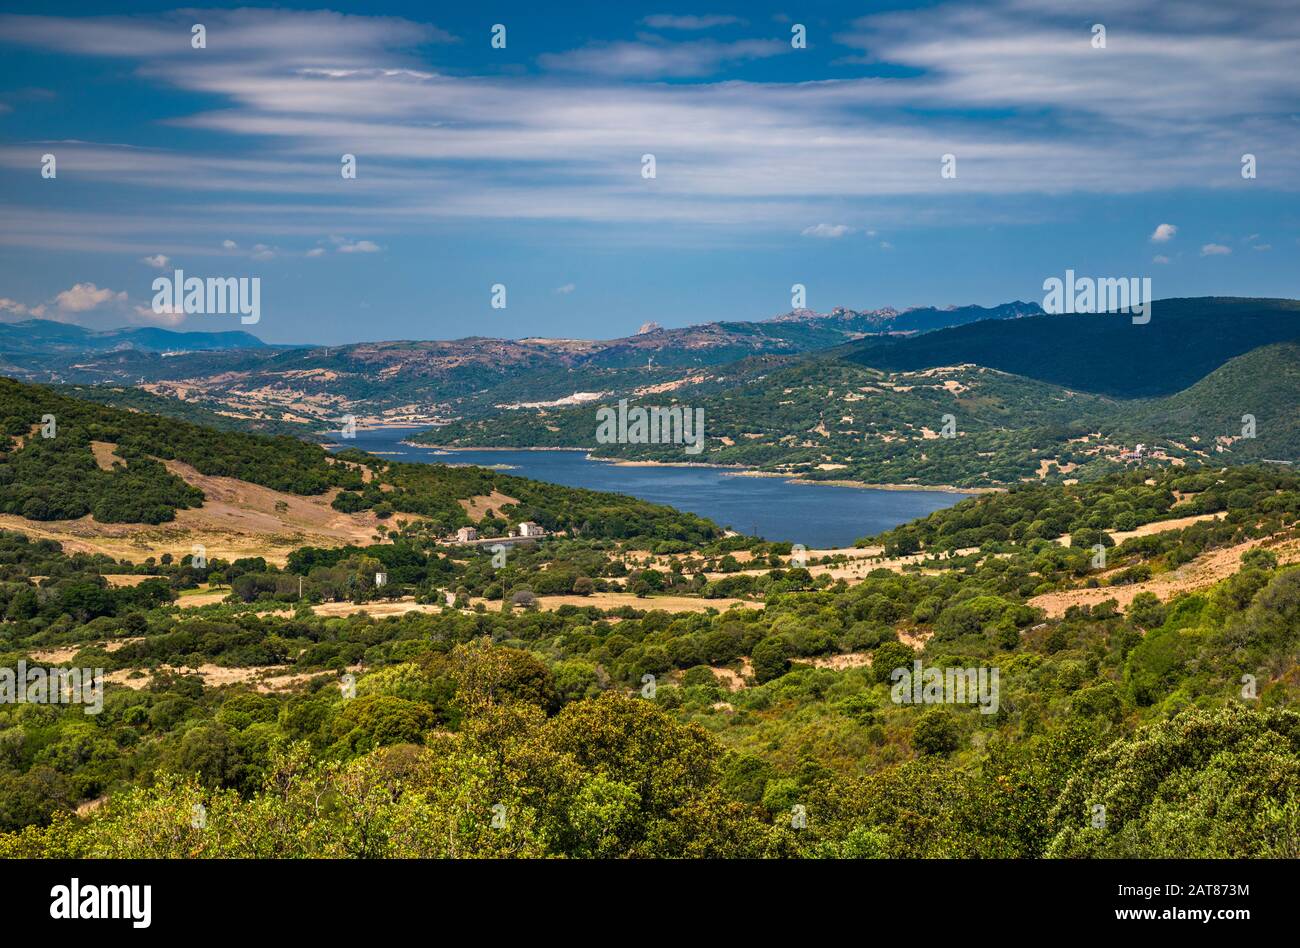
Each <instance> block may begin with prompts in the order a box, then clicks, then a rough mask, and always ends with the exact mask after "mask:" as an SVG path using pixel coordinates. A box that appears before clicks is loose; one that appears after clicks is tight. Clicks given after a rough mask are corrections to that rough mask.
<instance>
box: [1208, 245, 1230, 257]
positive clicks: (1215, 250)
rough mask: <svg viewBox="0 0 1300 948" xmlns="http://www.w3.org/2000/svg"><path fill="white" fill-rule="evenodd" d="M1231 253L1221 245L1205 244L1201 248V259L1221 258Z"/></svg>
mask: <svg viewBox="0 0 1300 948" xmlns="http://www.w3.org/2000/svg"><path fill="white" fill-rule="evenodd" d="M1230 253H1232V248H1231V247H1225V246H1224V245H1223V244H1205V245H1204V246H1203V247H1201V256H1202V257H1223V256H1227V255H1228V254H1230Z"/></svg>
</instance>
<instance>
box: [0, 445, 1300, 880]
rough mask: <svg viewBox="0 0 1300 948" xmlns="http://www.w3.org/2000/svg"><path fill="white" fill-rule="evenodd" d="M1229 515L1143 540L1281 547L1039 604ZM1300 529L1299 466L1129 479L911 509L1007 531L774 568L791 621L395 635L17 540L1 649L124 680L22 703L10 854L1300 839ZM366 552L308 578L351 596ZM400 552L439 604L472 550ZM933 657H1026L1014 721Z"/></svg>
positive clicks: (596, 617) (7, 559) (577, 623)
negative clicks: (944, 691) (338, 584)
mask: <svg viewBox="0 0 1300 948" xmlns="http://www.w3.org/2000/svg"><path fill="white" fill-rule="evenodd" d="M1220 479H1221V480H1222V481H1223V483H1222V484H1220V483H1219V480H1220ZM1180 498H1181V499H1180ZM1221 502H1223V503H1226V506H1227V508H1228V509H1227V511H1226V517H1225V519H1224V521H1223V522H1222V523H1221V524H1219V525H1218V526H1214V527H1213V529H1212V530H1211V531H1210V532H1208V533H1207V532H1206V530H1205V529H1203V528H1202V527H1201V525H1197V526H1194V527H1188V528H1185V529H1181V530H1174V531H1172V532H1171V533H1170V535H1168V536H1166V535H1165V534H1159V535H1157V536H1156V537H1155V539H1159V540H1160V541H1161V543H1159V544H1157V545H1155V546H1149V547H1145V548H1140V547H1134V548H1130V549H1128V550H1127V551H1124V546H1126V545H1127V544H1125V545H1121V547H1120V548H1119V549H1117V550H1116V554H1117V555H1122V556H1126V557H1133V558H1135V560H1136V561H1137V562H1139V563H1141V564H1143V565H1145V566H1146V567H1147V568H1149V569H1152V570H1159V569H1168V568H1171V565H1172V564H1173V563H1174V562H1176V561H1177V552H1178V551H1179V550H1181V549H1183V548H1184V547H1185V546H1186V545H1187V544H1198V545H1200V548H1201V549H1210V548H1234V547H1235V545H1238V544H1240V543H1241V542H1242V540H1243V538H1247V539H1249V538H1253V540H1251V541H1250V542H1255V543H1257V544H1259V545H1257V546H1253V547H1251V548H1250V549H1249V551H1248V552H1247V553H1246V554H1245V555H1243V556H1242V558H1241V562H1240V563H1239V564H1238V567H1237V569H1236V570H1235V571H1234V573H1233V574H1232V575H1231V576H1230V577H1228V578H1227V579H1225V580H1223V581H1221V582H1219V583H1217V584H1215V585H1213V586H1210V587H1206V588H1202V589H1198V590H1195V591H1190V592H1187V593H1183V594H1180V595H1178V596H1175V597H1174V598H1172V599H1171V600H1169V601H1167V602H1162V601H1160V600H1158V599H1156V598H1155V597H1153V596H1145V597H1140V598H1138V599H1135V600H1134V601H1133V603H1132V605H1131V606H1129V607H1128V608H1127V609H1124V610H1119V609H1117V608H1115V605H1114V603H1113V602H1110V603H1101V604H1099V605H1097V606H1094V607H1087V608H1075V609H1072V610H1070V611H1069V612H1067V613H1066V614H1065V615H1064V616H1062V617H1058V618H1052V619H1048V618H1044V617H1043V616H1042V615H1041V613H1040V612H1039V611H1038V610H1037V609H1036V608H1035V607H1034V606H1032V605H1031V603H1030V600H1031V597H1032V596H1033V595H1034V594H1036V593H1037V592H1039V591H1041V590H1042V589H1043V588H1044V587H1045V586H1056V585H1060V584H1067V585H1068V584H1071V583H1075V582H1081V581H1086V579H1085V577H1087V576H1088V575H1089V566H1088V557H1089V556H1090V555H1091V551H1090V550H1089V549H1087V548H1083V549H1076V548H1075V547H1063V546H1060V545H1058V544H1056V543H1054V542H1053V539H1052V537H1053V536H1054V535H1055V534H1057V533H1058V532H1059V531H1061V530H1064V529H1067V528H1069V529H1073V530H1074V531H1076V533H1079V532H1082V531H1083V530H1085V529H1089V527H1088V526H1085V525H1086V524H1096V525H1097V527H1096V529H1097V530H1098V532H1100V533H1106V532H1108V531H1114V530H1116V529H1117V527H1118V526H1121V525H1124V524H1123V523H1122V518H1123V517H1124V515H1125V514H1126V513H1135V515H1136V516H1137V517H1138V519H1141V518H1144V517H1148V516H1149V517H1152V518H1157V519H1158V518H1160V517H1162V516H1166V515H1168V514H1171V513H1173V512H1174V510H1175V509H1176V508H1177V507H1180V506H1183V505H1188V506H1190V507H1191V508H1192V509H1203V508H1213V507H1217V506H1219V504H1220V503H1221ZM1298 518H1300V479H1297V478H1295V477H1291V476H1289V475H1285V474H1282V473H1281V472H1278V471H1276V470H1268V469H1263V470H1255V469H1251V468H1241V469H1234V470H1227V471H1220V472H1218V477H1217V478H1216V477H1213V476H1210V474H1209V472H1206V473H1205V474H1204V475H1190V474H1176V473H1171V474H1169V475H1168V476H1167V477H1166V479H1164V480H1160V481H1158V482H1157V483H1156V484H1155V485H1148V484H1145V483H1143V482H1142V481H1141V480H1140V479H1138V478H1136V477H1134V476H1132V475H1125V476H1120V477H1116V478H1111V479H1107V480H1106V481H1104V482H1102V483H1099V484H1096V485H1093V486H1092V487H1090V488H1088V489H1087V491H1086V492H1085V491H1080V490H1071V489H1067V488H1064V487H1059V486H1056V487H1050V486H1049V487H1034V488H1027V489H1025V490H1022V491H1017V492H1013V493H1010V494H1007V495H987V496H984V497H981V498H978V499H975V500H972V501H969V502H966V503H964V504H962V505H959V507H957V508H953V510H952V511H949V512H946V516H936V517H932V518H930V519H929V520H928V521H925V522H923V523H924V524H925V526H921V525H911V526H909V527H907V528H904V529H906V530H912V531H913V532H914V535H915V536H917V537H918V539H919V540H920V541H921V542H922V543H923V545H925V546H927V547H934V548H938V547H943V546H946V545H950V544H951V543H966V542H972V541H979V542H981V543H982V544H983V549H982V550H981V552H980V553H978V554H975V555H969V554H968V555H964V556H962V557H957V558H951V559H949V560H948V561H947V563H946V564H945V563H944V561H942V560H939V561H930V562H929V563H928V564H926V568H924V569H922V568H921V564H918V565H917V567H916V568H913V569H904V570H902V571H901V572H899V571H891V570H887V569H881V570H877V571H875V572H871V573H869V574H867V575H866V576H864V577H863V578H862V579H861V580H860V581H858V582H855V583H852V584H850V583H847V582H844V581H835V582H831V581H829V579H827V580H825V581H819V582H816V583H809V581H808V579H807V577H806V575H805V576H804V577H803V578H799V577H798V576H797V575H796V574H799V573H800V572H803V573H805V574H806V572H807V571H806V570H804V571H801V570H799V569H786V568H784V567H776V568H773V569H772V570H771V571H770V572H771V574H772V575H778V574H779V575H780V576H781V582H782V584H783V585H781V586H779V587H773V588H772V590H771V591H770V592H769V593H768V594H767V597H766V602H765V607H764V608H762V609H732V610H730V611H727V612H721V613H718V612H715V613H713V614H708V613H692V614H685V613H678V614H672V613H668V612H664V611H658V610H655V609H654V597H653V596H649V597H647V598H646V599H645V608H644V609H621V610H619V611H618V612H617V613H616V614H611V613H607V612H605V611H603V610H601V609H600V608H597V607H594V606H593V607H589V608H582V607H568V608H566V609H562V610H559V611H554V612H541V611H535V610H533V609H531V608H529V607H524V608H520V609H515V610H511V611H507V612H489V611H484V610H474V609H470V608H465V607H463V606H462V607H444V608H435V609H433V610H431V611H427V612H410V613H407V614H404V615H402V616H400V617H397V618H390V619H382V620H379V619H372V618H369V617H367V616H366V615H365V614H356V615H353V616H350V617H348V618H329V617H326V616H322V615H317V614H314V613H313V611H312V610H311V609H310V608H308V607H307V605H306V604H300V605H299V606H298V607H296V608H294V609H292V610H291V611H290V612H289V613H286V612H283V611H275V610H268V607H270V606H273V605H274V604H275V602H276V601H277V599H276V597H277V594H276V593H274V592H272V591H267V592H266V593H263V594H262V595H264V596H265V597H266V598H265V599H264V600H263V601H262V603H261V605H262V608H261V609H260V610H259V609H257V608H256V607H257V605H258V603H257V601H256V600H254V601H253V602H250V603H248V604H247V605H244V604H223V605H213V606H207V607H204V608H203V609H201V610H177V609H176V608H175V607H173V606H171V605H169V602H170V599H171V596H173V595H175V593H176V590H177V588H178V587H183V586H185V585H187V584H191V583H193V582H194V581H195V580H196V579H202V578H205V577H204V574H205V573H208V575H207V576H206V578H208V579H210V578H211V575H210V571H203V570H200V571H196V570H195V569H194V568H193V565H192V564H188V565H186V564H179V565H178V564H172V565H168V566H165V567H159V568H158V569H157V574H158V575H157V576H156V577H154V578H151V579H149V580H147V581H146V582H143V583H141V584H140V585H139V586H137V587H134V588H133V589H130V590H117V591H113V590H112V589H111V587H108V586H107V585H106V584H105V582H104V580H103V574H104V573H106V572H108V571H109V570H116V569H120V566H119V565H117V564H113V563H112V562H111V561H105V560H103V559H95V558H86V557H65V556H64V555H63V554H62V553H60V552H59V551H58V549H57V548H56V547H53V546H51V545H50V544H32V543H27V542H26V541H24V540H22V539H21V538H15V537H12V536H8V535H0V599H3V601H4V602H3V606H4V612H3V614H4V617H5V618H4V622H3V623H2V624H0V633H2V634H3V640H2V641H3V645H2V646H0V648H2V649H3V650H4V654H3V657H2V658H0V661H2V662H4V663H5V664H8V665H10V666H12V665H14V664H15V663H16V661H17V660H19V659H20V658H25V659H27V660H30V661H42V660H45V661H49V660H50V658H49V656H51V655H53V654H55V651H53V650H57V654H58V655H59V656H60V657H59V658H58V659H57V660H58V661H61V662H66V663H67V664H73V665H79V666H86V665H92V666H93V665H99V666H102V667H104V668H106V669H108V670H110V671H111V675H110V684H109V685H108V689H107V693H106V695H105V696H104V704H103V710H102V712H101V713H99V714H94V715H86V714H84V713H83V712H82V709H81V708H80V707H77V706H75V705H74V706H51V705H37V704H24V705H3V706H0V738H2V739H0V830H4V831H5V832H0V855H6V856H23V857H86V856H93V857H109V858H113V857H129V856H147V857H179V858H192V857H253V856H257V857H278V858H287V857H297V856H310V857H363V858H376V857H397V856H401V857H465V856H501V857H544V856H566V857H574V858H590V857H605V858H608V857H713V858H730V857H748V858H754V857H774V856H800V857H809V858H816V857H823V858H824V857H839V858H899V857H949V858H953V857H956V858H961V857H1012V858H1014V857H1031V858H1035V857H1047V858H1053V857H1072V858H1078V857H1106V858H1113V857H1152V856H1175V855H1176V856H1180V857H1208V858H1239V857H1244V856H1251V857H1274V858H1296V857H1297V856H1300V766H1298V765H1297V761H1300V714H1297V712H1296V711H1295V705H1296V703H1297V700H1300V678H1298V677H1297V675H1296V663H1295V656H1296V650H1297V647H1300V638H1298V636H1300V569H1298V568H1296V567H1294V566H1288V565H1286V563H1285V562H1284V559H1288V558H1291V557H1293V556H1294V555H1295V554H1294V550H1295V544H1296V541H1297V540H1300V537H1298V536H1297V532H1296V525H1297V521H1298ZM1021 525H1027V528H1023V529H1022V526H1021ZM987 528H993V531H994V532H992V533H987V534H985V533H983V532H982V531H985V530H986V529H987ZM999 531H1002V532H999ZM1147 539H1152V538H1147ZM377 549H386V550H389V551H390V554H391V555H398V554H399V550H397V549H395V548H394V547H383V548H377ZM576 549H577V548H574V552H575V553H576ZM589 552H595V550H594V548H593V549H592V550H591V551H589ZM538 554H539V555H542V556H545V555H546V554H545V553H544V548H539V550H538ZM358 555H359V554H357V553H348V554H345V557H346V558H345V559H344V560H341V561H337V562H331V561H329V560H321V559H319V557H318V554H315V553H312V554H305V555H304V556H303V557H301V558H300V559H299V560H298V561H297V562H296V563H295V564H294V565H293V567H292V568H293V569H298V570H303V571H306V572H307V574H308V576H309V577H315V579H313V580H312V581H314V582H324V581H327V580H328V579H329V578H330V577H331V576H333V575H334V573H335V572H338V571H341V572H346V571H348V570H357V569H359V570H360V571H363V572H364V571H365V569H366V568H367V567H366V565H365V562H364V558H363V559H360V560H358V559H355V557H357V556H358ZM366 555H368V554H366ZM386 555H388V554H386ZM578 555H587V554H578ZM400 556H401V557H402V558H399V559H395V560H393V565H392V566H390V569H392V570H393V571H394V573H396V572H397V571H398V570H399V569H405V570H407V572H406V573H405V578H406V579H408V580H411V581H412V582H414V583H415V584H416V587H417V589H418V590H421V591H427V592H435V591H436V590H438V589H441V588H445V586H446V584H448V583H449V582H450V583H455V582H457V581H458V579H457V576H458V575H459V571H460V570H462V569H466V568H468V567H467V566H466V565H465V564H464V563H461V562H458V561H456V560H448V559H446V557H445V554H444V553H439V552H437V551H433V552H432V558H429V557H428V555H427V554H426V553H425V552H424V551H421V550H419V549H417V548H414V547H408V548H406V549H405V550H404V551H403V552H400ZM435 561H436V563H438V564H440V565H437V566H436V567H435V566H433V564H434V563H435ZM211 568H215V567H211ZM211 568H210V569H211ZM220 568H221V569H222V570H227V571H229V572H230V573H231V574H232V575H233V574H235V573H238V572H240V571H241V570H250V569H251V570H254V571H256V570H257V569H260V568H261V567H260V566H259V565H258V564H254V563H244V564H221V565H220ZM32 575H40V576H43V577H47V578H45V579H41V580H39V581H32V580H31V579H29V578H28V577H30V576H32ZM244 575H257V574H256V573H255V572H251V573H246V574H244ZM787 580H793V582H786V581H787ZM237 585H238V583H237ZM293 585H294V586H295V587H296V583H295V584H293ZM321 588H323V587H321ZM374 593H375V591H374V590H373V589H371V590H369V591H368V592H366V593H365V595H373V594H374ZM357 594H359V595H360V594H362V592H361V591H360V590H359V589H358V590H357ZM290 596H291V594H290ZM110 647H111V650H110ZM42 656H44V658H42ZM918 660H919V661H921V662H922V664H923V665H924V666H925V667H929V668H939V669H944V668H954V667H955V668H974V667H983V668H986V669H991V668H996V669H997V670H998V672H999V678H998V690H997V693H996V702H995V703H996V706H993V704H990V703H987V702H986V703H984V704H983V706H981V704H980V703H977V702H973V701H969V702H965V703H962V702H946V703H933V702H931V703H922V704H912V703H910V702H902V701H900V700H899V699H898V693H897V690H896V689H895V688H894V685H893V684H892V677H893V676H892V672H893V670H894V669H899V668H903V669H910V668H912V667H913V662H915V661H918ZM345 673H346V674H349V675H352V676H353V677H354V679H355V693H353V692H351V691H349V690H348V689H347V688H340V687H339V682H340V676H341V675H343V674H345ZM343 681H344V683H345V684H346V679H344V680H343ZM988 697H992V695H991V694H990V695H989V696H988ZM101 798H102V799H101ZM86 802H93V805H91V806H88V807H85V808H83V810H82V812H81V814H80V815H77V814H76V813H75V810H74V808H75V807H77V806H78V805H79V804H81V803H86ZM200 804H201V805H202V807H203V808H204V811H203V812H204V813H205V817H206V819H205V821H204V823H203V825H201V826H200V825H195V822H194V820H193V819H192V815H193V813H194V812H195V806H196V805H200ZM1098 806H1100V807H1102V808H1103V809H1102V813H1103V819H1101V821H1100V822H1098V810H1097V807H1098Z"/></svg>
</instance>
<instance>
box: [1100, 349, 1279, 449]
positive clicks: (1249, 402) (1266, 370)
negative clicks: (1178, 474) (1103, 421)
mask: <svg viewBox="0 0 1300 948" xmlns="http://www.w3.org/2000/svg"><path fill="white" fill-rule="evenodd" d="M1245 415H1251V416H1253V417H1254V419H1255V436H1254V437H1253V438H1248V437H1243V436H1242V435H1243V428H1244V427H1245V422H1244V421H1243V416H1245ZM1112 425H1113V428H1114V430H1115V431H1116V432H1117V433H1118V434H1119V435H1120V436H1121V437H1123V436H1127V437H1128V438H1129V440H1133V441H1140V440H1142V439H1143V438H1146V439H1147V440H1148V441H1151V440H1154V439H1156V438H1160V439H1163V440H1165V441H1175V442H1181V443H1183V444H1186V445H1188V446H1189V447H1197V448H1199V449H1200V450H1203V451H1205V452H1207V453H1208V454H1210V455H1212V456H1215V457H1217V458H1218V459H1219V460H1220V461H1229V462H1232V463H1241V462H1243V461H1260V460H1281V461H1292V462H1294V461H1298V460H1300V343H1296V342H1284V343H1278V344H1276V345H1271V346H1262V347H1260V348H1259V349H1256V350H1254V351H1253V352H1248V353H1246V354H1245V355H1241V356H1237V357H1236V358H1235V359H1231V360H1230V361H1228V362H1226V363H1225V364H1224V365H1222V366H1220V367H1219V368H1217V369H1215V370H1214V371H1213V372H1211V373H1210V374H1209V375H1207V376H1206V377H1205V378H1203V379H1201V380H1200V381H1199V382H1197V383H1196V384H1195V385H1193V386H1192V387H1191V388H1188V389H1186V390H1184V391H1182V392H1178V393H1177V394H1175V395H1170V396H1169V397H1168V398H1163V399H1157V400H1153V401H1141V402H1128V403H1124V404H1122V405H1120V406H1117V408H1116V410H1115V415H1114V418H1113V421H1112ZM1216 439H1217V441H1218V443H1217V444H1216ZM1229 439H1231V440H1229ZM1220 449H1221V450H1220Z"/></svg>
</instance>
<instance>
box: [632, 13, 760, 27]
mask: <svg viewBox="0 0 1300 948" xmlns="http://www.w3.org/2000/svg"><path fill="white" fill-rule="evenodd" d="M742 22H744V21H742V20H741V19H740V17H735V16H727V15H724V14H710V15H705V16H691V15H689V14H687V15H684V16H674V15H673V14H671V13H656V14H654V15H652V16H648V17H646V18H645V19H643V20H642V21H641V23H642V24H643V25H644V26H648V27H650V28H651V29H652V30H708V29H712V28H713V27H715V26H730V25H732V24H733V23H742Z"/></svg>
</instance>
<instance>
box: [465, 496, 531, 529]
mask: <svg viewBox="0 0 1300 948" xmlns="http://www.w3.org/2000/svg"><path fill="white" fill-rule="evenodd" d="M457 503H458V504H460V506H461V509H462V510H464V511H465V515H466V516H467V517H469V519H471V520H473V521H475V522H478V521H479V520H482V519H483V518H484V517H486V516H487V512H488V511H489V510H491V511H493V512H494V513H497V514H500V513H501V508H502V507H503V506H505V505H506V504H517V503H519V501H517V500H515V498H513V497H510V496H508V495H506V494H503V493H501V491H499V490H494V491H493V492H492V493H490V494H480V495H479V496H477V497H469V498H466V499H465V500H459V501H457Z"/></svg>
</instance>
